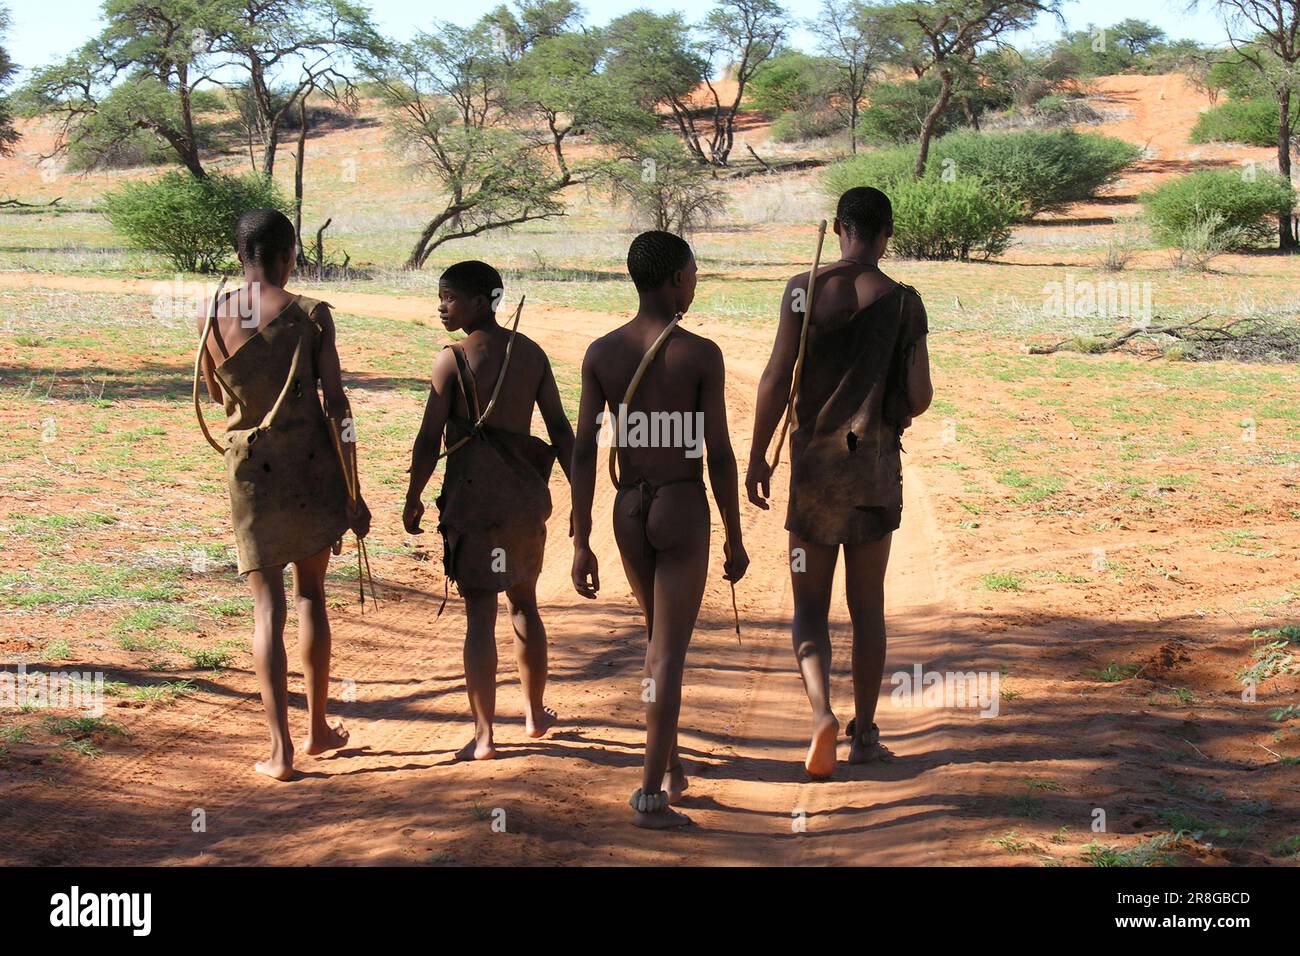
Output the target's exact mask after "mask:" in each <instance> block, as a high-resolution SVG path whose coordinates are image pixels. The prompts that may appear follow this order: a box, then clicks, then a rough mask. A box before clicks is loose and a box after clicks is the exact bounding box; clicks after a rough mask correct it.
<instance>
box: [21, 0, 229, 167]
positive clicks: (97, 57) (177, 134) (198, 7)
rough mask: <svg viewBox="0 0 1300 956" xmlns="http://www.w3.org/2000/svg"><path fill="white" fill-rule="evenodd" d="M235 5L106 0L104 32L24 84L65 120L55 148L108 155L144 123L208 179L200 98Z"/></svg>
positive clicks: (225, 0) (30, 95)
mask: <svg viewBox="0 0 1300 956" xmlns="http://www.w3.org/2000/svg"><path fill="white" fill-rule="evenodd" d="M230 12H231V5H230V2H229V0H105V2H104V6H103V17H104V20H105V21H106V25H105V27H104V29H103V31H102V32H101V33H100V34H99V35H98V36H96V37H94V38H93V39H91V40H90V41H89V42H87V43H86V44H85V45H84V46H82V48H81V49H80V50H78V51H77V52H76V53H74V54H72V55H71V56H69V57H67V58H66V59H64V60H63V61H61V62H59V63H55V64H52V65H49V66H46V67H43V68H41V69H39V70H37V71H36V72H35V74H34V75H33V76H32V78H31V79H30V80H29V82H28V83H27V84H26V86H25V87H24V96H25V98H26V99H27V102H28V104H29V109H32V110H39V111H43V112H48V113H52V114H53V115H55V116H57V117H58V118H59V120H60V127H59V135H58V138H57V140H56V143H55V150H54V152H55V153H58V152H62V151H64V150H65V149H66V148H67V147H68V145H69V144H70V143H72V142H79V143H81V144H82V145H83V146H85V147H86V148H87V153H88V155H90V156H92V157H99V158H103V157H105V156H107V155H109V154H111V153H112V151H113V149H114V148H115V147H116V146H118V145H120V144H122V143H124V142H126V141H128V140H130V139H131V138H132V137H134V136H136V135H138V133H139V132H140V131H141V130H144V131H147V132H149V133H152V134H153V135H155V136H157V137H158V139H159V140H161V141H162V142H164V143H166V144H167V145H168V147H170V148H171V149H172V151H173V152H175V154H176V158H177V159H178V160H179V161H180V163H181V165H183V166H184V167H185V168H186V169H187V170H189V172H190V173H191V174H193V175H194V176H195V177H196V178H198V179H203V178H205V177H206V176H207V173H206V171H205V170H204V168H203V162H202V160H201V158H200V155H199V152H200V141H199V135H198V124H197V123H196V121H195V113H196V105H195V103H196V98H197V96H198V94H199V93H200V92H201V91H200V87H201V86H202V85H203V84H212V83H213V82H214V81H213V77H212V72H213V71H214V70H215V69H217V68H218V67H219V66H220V64H219V63H218V62H217V58H216V57H215V56H214V55H213V52H212V39H211V38H212V37H214V36H217V35H219V34H220V33H221V32H222V30H223V29H225V28H226V27H227V26H228V24H229V15H230ZM119 81H121V82H119ZM93 165H94V162H92V166H93Z"/></svg>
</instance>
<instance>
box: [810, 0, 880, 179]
mask: <svg viewBox="0 0 1300 956" xmlns="http://www.w3.org/2000/svg"><path fill="white" fill-rule="evenodd" d="M892 27H893V24H892V23H891V21H890V18H889V15H888V11H887V10H883V9H882V8H880V7H870V6H866V5H864V4H862V3H860V2H859V0H822V7H821V15H820V16H819V17H817V18H815V19H813V20H810V21H808V29H809V30H811V31H812V33H813V35H814V36H816V37H817V49H818V52H819V53H821V55H822V56H823V57H825V58H826V59H827V60H828V61H830V63H831V64H833V66H834V70H835V82H834V83H833V84H832V87H831V90H830V92H831V94H832V102H833V105H834V108H835V109H836V111H837V112H838V113H839V114H840V115H841V117H842V118H843V119H844V121H845V125H846V126H847V127H848V130H849V151H850V152H851V153H857V151H858V113H859V112H860V111H861V109H862V103H863V101H864V100H865V99H866V96H867V87H868V86H870V84H871V81H872V77H873V76H874V75H875V73H876V72H877V71H878V70H879V69H880V67H881V66H882V65H884V63H886V62H888V61H891V60H896V59H897V58H898V56H899V54H900V52H901V48H902V43H901V40H900V39H899V37H898V35H897V34H896V32H895V31H894V30H893V29H892Z"/></svg>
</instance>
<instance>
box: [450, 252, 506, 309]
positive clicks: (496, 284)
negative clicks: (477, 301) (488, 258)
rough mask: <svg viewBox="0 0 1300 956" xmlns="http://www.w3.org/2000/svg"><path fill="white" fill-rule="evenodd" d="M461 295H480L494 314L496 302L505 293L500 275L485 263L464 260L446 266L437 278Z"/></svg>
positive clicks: (476, 260) (475, 260)
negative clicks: (484, 298) (484, 297)
mask: <svg viewBox="0 0 1300 956" xmlns="http://www.w3.org/2000/svg"><path fill="white" fill-rule="evenodd" d="M439 281H440V282H445V283H447V285H449V286H451V287H452V288H453V289H455V290H456V291H457V292H460V293H462V294H463V295H471V296H472V295H482V296H486V297H487V300H488V309H489V310H490V311H492V312H495V311H496V309H497V301H498V299H499V298H500V297H501V294H502V293H504V292H505V285H504V283H502V281H501V273H499V272H497V270H496V269H494V268H493V267H492V266H490V265H488V264H487V263H486V262H480V261H479V260H478V259H466V260H464V261H463V262H457V263H455V264H454V265H450V266H447V268H446V269H445V270H444V271H443V273H442V276H441V277H440V278H439Z"/></svg>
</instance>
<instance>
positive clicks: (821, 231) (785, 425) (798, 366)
mask: <svg viewBox="0 0 1300 956" xmlns="http://www.w3.org/2000/svg"><path fill="white" fill-rule="evenodd" d="M825 241H826V220H825V219H823V220H822V221H821V224H820V225H819V226H818V227H817V252H816V253H814V254H813V266H812V272H810V273H808V295H807V296H806V297H805V298H804V303H803V328H802V329H800V331H799V354H798V355H797V356H796V357H795V360H794V375H793V376H792V379H791V382H790V399H789V401H788V402H786V406H785V420H784V421H782V422H781V436H780V437H779V438H778V439H777V440H776V451H775V452H774V453H773V455H772V466H771V469H770V470H771V471H776V466H777V465H779V464H781V448H782V447H783V446H784V445H785V436H786V432H788V431H789V430H790V416H791V415H793V414H794V400H795V398H796V396H798V394H799V379H800V378H801V377H802V375H803V358H804V352H805V351H806V350H807V348H808V323H809V321H810V320H811V319H812V309H813V290H814V289H815V288H816V286H817V267H818V266H820V265H821V261H822V244H823V243H824V242H825Z"/></svg>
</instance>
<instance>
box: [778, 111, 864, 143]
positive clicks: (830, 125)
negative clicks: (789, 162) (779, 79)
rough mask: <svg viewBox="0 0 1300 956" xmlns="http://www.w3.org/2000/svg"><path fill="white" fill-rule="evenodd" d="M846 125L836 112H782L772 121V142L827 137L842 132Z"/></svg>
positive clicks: (796, 141)
mask: <svg viewBox="0 0 1300 956" xmlns="http://www.w3.org/2000/svg"><path fill="white" fill-rule="evenodd" d="M845 125H846V124H843V123H841V121H840V118H839V117H838V116H836V115H835V114H834V113H803V112H797V111H791V112H788V113H782V114H781V115H780V116H778V117H777V118H776V120H775V121H774V122H773V123H772V134H771V135H772V142H774V143H802V142H805V141H807V140H810V139H825V138H826V137H828V136H834V135H835V134H836V133H838V132H840V130H841V129H842V128H844V126H845Z"/></svg>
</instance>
